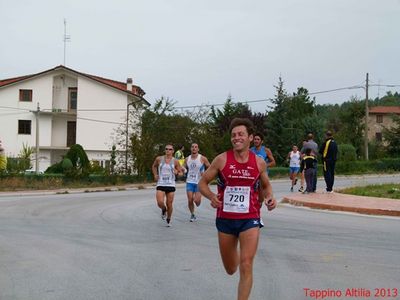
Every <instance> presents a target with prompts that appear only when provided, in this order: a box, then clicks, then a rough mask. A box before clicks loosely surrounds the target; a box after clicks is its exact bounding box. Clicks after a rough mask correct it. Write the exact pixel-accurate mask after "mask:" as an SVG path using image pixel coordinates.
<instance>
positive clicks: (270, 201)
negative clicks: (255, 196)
mask: <svg viewBox="0 0 400 300" xmlns="http://www.w3.org/2000/svg"><path fill="white" fill-rule="evenodd" d="M264 201H265V205H266V206H267V208H268V210H273V209H274V208H275V207H276V204H277V202H276V199H275V198H273V197H268V198H265V200H264Z"/></svg>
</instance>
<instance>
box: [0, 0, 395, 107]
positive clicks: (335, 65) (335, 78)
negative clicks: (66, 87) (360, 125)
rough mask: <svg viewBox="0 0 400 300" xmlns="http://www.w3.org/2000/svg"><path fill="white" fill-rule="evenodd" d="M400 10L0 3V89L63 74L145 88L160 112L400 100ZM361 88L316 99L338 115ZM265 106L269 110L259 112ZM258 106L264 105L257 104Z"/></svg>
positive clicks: (214, 1) (217, 2)
mask: <svg viewBox="0 0 400 300" xmlns="http://www.w3.org/2000/svg"><path fill="white" fill-rule="evenodd" d="M399 16H400V0H247V1H244V0H198V1H190V0H142V1H138V0H129V1H128V0H113V1H103V0H97V1H93V0H85V1H82V0H35V1H33V0H30V1H28V0H14V1H9V0H0V28H1V29H2V34H1V43H0V79H5V78H11V77H16V76H22V75H28V74H33V73H38V72H41V71H44V70H47V69H50V68H54V67H55V66H58V65H63V64H64V19H65V20H66V30H67V35H68V36H69V37H70V41H69V42H67V43H66V56H65V65H66V66H67V67H69V68H72V69H74V70H76V71H79V72H83V73H88V74H92V75H97V76H102V77H106V78H109V79H113V80H118V81H123V82H125V81H126V79H127V78H128V77H132V78H133V81H134V84H136V85H139V86H140V87H141V88H142V89H143V90H144V91H145V92H146V95H145V98H146V100H147V101H149V102H150V103H151V104H153V103H154V102H155V101H156V100H157V99H160V97H162V96H163V97H168V98H169V99H171V100H173V101H175V102H176V106H177V107H186V106H195V105H201V104H216V105H218V104H223V103H224V102H225V101H226V99H227V97H228V96H229V95H230V96H231V97H232V99H233V101H234V102H243V101H250V102H249V106H250V107H251V109H252V110H253V111H258V112H264V111H265V109H266V108H267V106H268V105H271V102H270V100H268V99H271V98H273V97H274V95H275V91H276V90H275V87H274V86H276V85H277V83H278V79H279V77H281V78H282V80H283V81H284V88H285V89H286V91H287V92H289V93H293V92H295V91H297V88H298V87H305V88H307V89H308V90H309V92H319V91H327V90H332V89H338V88H346V87H351V86H360V85H361V86H365V81H366V73H369V80H370V84H372V85H374V84H375V85H398V86H397V87H385V86H371V87H370V88H369V90H368V91H369V96H370V98H375V97H378V96H383V95H385V94H386V92H387V91H400V70H399V62H400V38H399V33H400V17H399ZM352 96H354V97H357V98H359V99H364V98H365V90H364V89H362V88H357V89H345V90H341V91H335V92H330V93H322V94H315V97H316V103H317V104H328V103H330V104H335V103H339V104H340V103H343V102H344V101H348V100H349V99H350V98H351V97H352ZM257 100H265V101H260V102H255V101H257ZM251 101H253V102H251Z"/></svg>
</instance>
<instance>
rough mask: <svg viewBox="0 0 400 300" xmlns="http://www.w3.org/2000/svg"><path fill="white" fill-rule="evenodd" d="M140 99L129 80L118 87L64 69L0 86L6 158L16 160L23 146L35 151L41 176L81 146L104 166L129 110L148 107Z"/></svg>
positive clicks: (140, 92)
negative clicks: (71, 149)
mask: <svg viewBox="0 0 400 300" xmlns="http://www.w3.org/2000/svg"><path fill="white" fill-rule="evenodd" d="M144 94H145V92H144V91H143V90H142V89H141V88H140V87H139V86H135V85H133V84H132V79H131V78H128V80H127V82H126V83H124V82H118V81H114V80H110V79H106V78H102V77H98V76H94V75H89V74H85V73H81V72H78V71H75V70H73V69H70V68H67V67H65V66H57V67H55V68H53V69H50V70H46V71H43V72H40V73H37V74H32V75H25V76H20V77H16V78H9V79H3V80H0V139H1V140H2V142H3V146H4V148H5V151H6V155H7V156H14V157H17V156H18V154H19V153H20V151H21V149H22V147H23V144H25V145H28V146H30V147H34V148H36V147H37V146H38V148H39V153H38V157H39V160H38V168H39V171H45V170H46V168H47V167H48V166H50V165H52V164H54V163H56V162H59V161H60V160H61V156H62V155H64V154H65V153H66V152H67V151H68V149H69V147H70V146H72V145H74V144H80V145H82V147H83V148H84V149H85V151H86V153H87V155H88V157H89V160H92V161H97V162H98V163H99V164H100V165H103V166H104V165H105V162H106V161H108V160H109V159H110V149H111V146H112V144H113V139H112V136H113V134H114V133H115V129H117V128H118V127H120V126H121V125H120V124H126V121H127V120H126V119H127V110H128V109H129V108H131V105H129V106H128V104H129V103H133V102H142V103H144V104H146V105H149V103H148V102H147V101H146V100H145V99H144V98H143V96H144ZM38 106H39V107H40V110H39V113H37V110H38ZM36 117H37V119H36ZM36 120H38V125H39V126H38V127H39V130H38V132H39V134H38V144H36V138H37V130H36V128H37V126H36ZM119 150H122V151H124V150H125V149H119ZM35 156H36V155H35ZM35 165H36V163H34V166H35ZM34 168H35V167H34Z"/></svg>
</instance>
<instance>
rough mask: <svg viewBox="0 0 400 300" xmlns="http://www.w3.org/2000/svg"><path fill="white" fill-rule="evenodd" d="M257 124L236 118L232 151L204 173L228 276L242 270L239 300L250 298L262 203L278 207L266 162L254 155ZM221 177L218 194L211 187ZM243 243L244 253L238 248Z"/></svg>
mask: <svg viewBox="0 0 400 300" xmlns="http://www.w3.org/2000/svg"><path fill="white" fill-rule="evenodd" d="M253 130H254V129H253V124H252V122H251V121H250V120H248V119H240V118H235V119H233V120H232V122H231V124H230V133H231V143H232V149H231V150H229V151H227V152H224V153H222V154H219V155H218V156H217V157H216V158H215V159H214V160H213V162H212V163H211V166H210V167H209V168H208V169H207V171H206V172H205V173H203V176H202V178H201V179H200V182H199V184H198V186H199V189H200V192H201V193H202V194H203V196H205V197H206V198H208V199H209V200H210V201H211V205H212V206H213V207H214V208H217V218H216V227H217V230H218V241H219V248H220V253H221V258H222V262H223V264H224V267H225V270H226V272H227V273H228V274H230V275H232V274H234V273H235V272H236V270H237V268H238V267H239V271H240V280H239V286H238V299H239V300H243V299H248V298H249V296H250V291H251V287H252V284H253V260H254V257H255V254H256V252H257V246H258V239H259V233H260V228H261V227H262V226H263V224H262V222H261V219H260V209H261V205H262V202H265V204H266V206H267V208H268V210H272V209H274V208H275V207H276V200H275V199H274V198H273V196H272V187H271V184H270V182H269V179H268V175H267V173H266V168H267V165H266V163H265V161H264V160H263V159H262V158H260V157H257V156H256V155H255V154H254V153H252V152H251V151H250V150H249V148H250V143H251V142H252V140H253V133H254V131H253ZM216 177H218V180H217V182H218V194H215V193H213V192H212V191H211V190H210V188H209V186H208V184H209V183H210V182H211V181H212V180H213V179H214V178H216ZM238 244H240V248H239V249H240V250H239V249H238Z"/></svg>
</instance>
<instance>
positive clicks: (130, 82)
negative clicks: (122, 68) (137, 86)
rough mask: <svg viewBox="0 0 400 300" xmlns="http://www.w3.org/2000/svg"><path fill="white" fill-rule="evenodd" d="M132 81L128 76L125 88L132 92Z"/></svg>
mask: <svg viewBox="0 0 400 300" xmlns="http://www.w3.org/2000/svg"><path fill="white" fill-rule="evenodd" d="M132 82H133V80H132V78H128V79H127V80H126V89H127V90H128V91H130V92H132Z"/></svg>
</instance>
